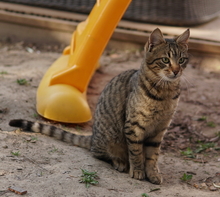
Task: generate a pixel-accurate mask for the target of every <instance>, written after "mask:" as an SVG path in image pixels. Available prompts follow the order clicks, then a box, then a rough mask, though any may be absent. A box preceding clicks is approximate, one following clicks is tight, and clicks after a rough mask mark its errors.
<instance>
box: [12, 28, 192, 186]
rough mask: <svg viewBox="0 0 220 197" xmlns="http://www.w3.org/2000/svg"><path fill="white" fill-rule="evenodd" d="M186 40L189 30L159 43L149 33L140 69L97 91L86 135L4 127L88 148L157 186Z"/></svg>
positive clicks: (33, 126) (157, 34)
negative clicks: (161, 151)
mask: <svg viewBox="0 0 220 197" xmlns="http://www.w3.org/2000/svg"><path fill="white" fill-rule="evenodd" d="M188 39H189V29H187V30H186V31H185V32H184V33H183V34H181V35H180V36H178V37H177V38H175V39H164V38H163V35H162V33H161V31H160V29H158V28H157V29H155V30H154V31H153V32H152V33H151V35H150V36H149V40H148V42H147V43H146V45H145V57H144V61H143V63H142V65H141V67H140V69H139V70H128V71H125V72H123V73H121V74H120V75H118V76H116V77H115V78H113V79H112V80H111V81H110V82H109V83H108V85H107V86H106V87H105V89H104V90H103V92H102V94H101V96H100V98H99V101H98V104H97V108H96V111H95V115H94V118H95V121H94V125H93V134H92V135H91V136H82V135H76V134H72V133H69V132H66V131H63V130H61V129H59V128H56V127H54V126H49V125H44V124H41V123H37V122H30V121H26V120H11V121H10V123H9V125H10V126H13V127H20V128H22V129H23V130H26V131H32V132H40V133H43V134H46V135H49V136H53V137H55V138H57V139H59V140H62V141H65V142H69V143H72V144H73V145H76V146H80V147H83V148H87V149H90V151H91V152H92V153H93V155H94V156H95V157H96V158H99V159H102V160H107V161H111V163H112V165H113V167H114V168H115V169H116V170H118V171H120V172H124V171H129V174H130V176H131V177H133V178H135V179H145V178H147V179H148V180H149V181H150V182H152V183H154V184H161V182H162V177H161V174H160V173H159V169H158V167H157V160H158V156H159V151H160V145H161V141H162V139H163V136H164V133H165V132H166V130H167V128H168V127H169V125H170V122H171V119H172V116H173V114H174V112H175V109H176V106H177V104H178V100H179V95H180V76H181V75H182V72H183V70H184V69H185V68H186V65H187V62H188V53H187V50H188V46H187V43H188Z"/></svg>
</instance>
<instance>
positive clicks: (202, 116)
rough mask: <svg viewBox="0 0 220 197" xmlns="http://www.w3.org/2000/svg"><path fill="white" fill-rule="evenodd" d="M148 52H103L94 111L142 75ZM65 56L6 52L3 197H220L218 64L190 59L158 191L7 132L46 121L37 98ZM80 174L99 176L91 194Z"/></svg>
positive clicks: (92, 94)
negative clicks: (113, 87)
mask: <svg viewBox="0 0 220 197" xmlns="http://www.w3.org/2000/svg"><path fill="white" fill-rule="evenodd" d="M56 50H57V49H56ZM142 53H143V52H142V51H137V50H135V51H117V52H114V51H106V52H105V53H104V55H103V56H102V58H101V65H102V66H101V67H100V68H99V69H98V70H97V72H96V73H95V74H94V76H93V78H92V80H91V83H90V85H89V88H88V102H89V105H90V106H91V109H92V111H94V108H95V105H96V102H97V98H98V96H99V94H100V92H101V91H102V89H103V87H104V86H105V84H106V83H107V82H108V81H109V80H110V79H111V78H112V77H113V76H115V75H117V74H118V73H120V72H122V71H124V70H127V69H130V68H138V67H139V65H140V64H141V61H142V56H143V54H142ZM60 55H61V53H60V52H48V51H45V50H44V51H41V50H38V49H36V48H34V47H30V46H24V45H23V44H22V43H17V44H13V45H8V44H7V45H6V44H1V46H0V80H1V89H0V98H1V107H0V128H1V130H2V131H1V132H0V147H1V152H0V160H1V165H0V183H1V184H0V196H1V195H2V196H15V195H17V194H14V193H12V192H8V191H7V188H8V187H9V186H17V187H21V188H23V189H25V190H27V194H25V195H26V196H44V197H50V196H53V197H55V196H57V197H58V196H59V197H60V196H77V197H78V196H91V197H92V196H94V197H97V196H100V197H103V196H112V197H113V196H126V197H128V196H131V197H135V196H137V197H138V196H140V197H141V196H147V195H148V196H150V197H154V196H161V197H164V196H168V197H174V196H182V197H185V196H189V197H201V196H204V197H206V196H209V197H216V196H218V195H219V194H220V191H219V189H218V185H220V179H219V172H220V156H219V153H220V152H219V151H220V150H219V147H220V140H219V138H220V133H219V132H220V119H219V115H220V112H219V109H220V95H219V92H220V91H219V90H220V87H219V76H220V72H219V65H220V63H219V59H220V57H218V56H202V57H201V55H197V54H193V56H192V61H191V62H190V64H189V66H188V68H187V69H186V71H185V74H184V76H183V82H182V95H181V100H180V103H179V107H178V110H177V113H176V115H175V117H174V120H173V123H172V125H171V127H170V129H169V131H168V132H167V134H166V136H165V139H164V142H163V145H162V153H161V156H160V159H159V166H160V169H161V173H162V174H163V177H164V182H163V184H162V185H160V186H157V185H153V184H151V183H149V182H147V181H138V180H134V179H132V178H130V177H129V175H128V174H125V173H119V172H117V171H115V170H114V169H113V168H112V167H111V166H110V165H109V164H108V163H105V162H102V161H99V160H97V159H95V158H93V157H92V156H91V154H90V153H89V152H88V151H87V150H84V149H82V148H78V147H74V146H70V145H68V144H65V143H63V142H60V141H57V140H55V139H53V138H50V137H47V136H43V135H40V134H27V133H22V132H19V131H14V129H13V128H10V127H9V126H8V122H9V120H10V119H14V118H24V119H29V120H40V121H45V122H48V121H47V120H45V119H43V118H41V117H39V116H38V115H37V113H36V111H35V105H36V101H35V97H36V91H37V86H38V84H39V82H40V80H41V78H42V76H43V74H44V73H45V72H46V70H47V69H48V68H49V67H50V65H51V64H52V63H53V62H54V61H55V60H56V59H57V58H58V57H59V56H60ZM18 79H25V81H26V82H25V84H24V85H19V83H18V81H17V80H18ZM50 123H52V124H55V125H57V126H61V127H63V128H66V129H68V130H71V131H73V132H80V133H89V132H91V125H92V121H90V122H88V123H84V124H77V125H75V124H68V125H67V124H60V123H54V122H50ZM81 169H87V170H89V171H91V172H97V175H98V176H99V179H98V181H99V184H98V185H97V186H91V187H90V188H88V189H87V188H86V187H85V184H83V183H79V180H80V176H81V175H82V173H81ZM184 174H185V176H184ZM181 178H182V179H183V180H181ZM213 183H214V184H213ZM211 190H213V191H211Z"/></svg>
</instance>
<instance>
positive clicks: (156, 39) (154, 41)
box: [144, 28, 166, 52]
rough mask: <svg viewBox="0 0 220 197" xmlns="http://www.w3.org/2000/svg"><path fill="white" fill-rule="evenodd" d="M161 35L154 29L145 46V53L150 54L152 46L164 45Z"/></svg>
mask: <svg viewBox="0 0 220 197" xmlns="http://www.w3.org/2000/svg"><path fill="white" fill-rule="evenodd" d="M165 42H166V41H165V40H164V38H163V34H162V32H161V31H160V29H159V28H157V29H155V30H154V31H153V32H152V33H151V34H150V36H149V39H148V42H147V43H146V44H145V47H144V49H145V51H148V52H151V50H152V49H153V47H154V46H156V45H159V44H162V43H165Z"/></svg>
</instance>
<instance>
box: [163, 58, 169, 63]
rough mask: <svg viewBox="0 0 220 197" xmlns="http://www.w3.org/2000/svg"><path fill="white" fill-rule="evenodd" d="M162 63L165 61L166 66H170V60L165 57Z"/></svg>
mask: <svg viewBox="0 0 220 197" xmlns="http://www.w3.org/2000/svg"><path fill="white" fill-rule="evenodd" d="M162 61H163V63H164V64H169V63H170V60H169V58H167V57H163V58H162Z"/></svg>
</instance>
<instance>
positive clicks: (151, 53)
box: [145, 28, 190, 81]
mask: <svg viewBox="0 0 220 197" xmlns="http://www.w3.org/2000/svg"><path fill="white" fill-rule="evenodd" d="M189 35H190V32H189V29H187V30H186V31H185V32H184V33H183V34H181V35H179V36H178V37H176V38H174V39H164V38H163V34H162V33H161V31H160V29H158V28H157V29H155V30H154V31H153V32H152V33H151V35H150V37H149V40H148V42H147V43H146V45H145V53H146V63H147V66H148V68H149V69H150V70H151V71H152V72H153V73H154V74H155V76H157V77H159V78H161V79H162V80H163V81H174V80H176V79H178V78H179V77H180V76H181V74H182V71H183V70H184V68H186V65H187V63H188V53H187V50H188V44H187V43H188V40H189Z"/></svg>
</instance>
